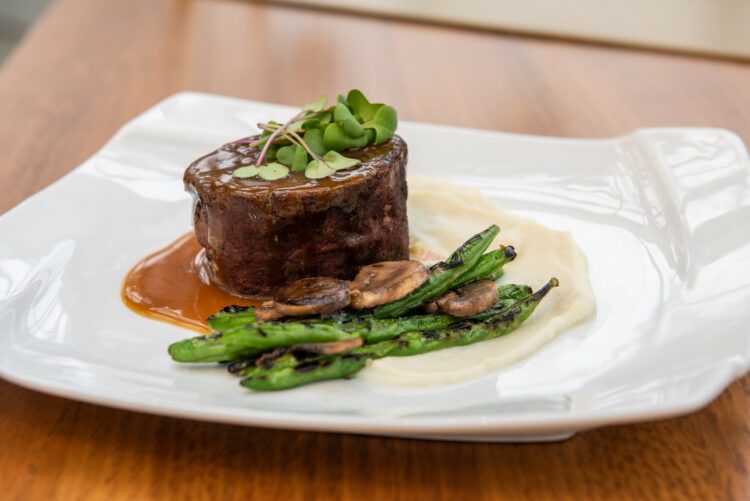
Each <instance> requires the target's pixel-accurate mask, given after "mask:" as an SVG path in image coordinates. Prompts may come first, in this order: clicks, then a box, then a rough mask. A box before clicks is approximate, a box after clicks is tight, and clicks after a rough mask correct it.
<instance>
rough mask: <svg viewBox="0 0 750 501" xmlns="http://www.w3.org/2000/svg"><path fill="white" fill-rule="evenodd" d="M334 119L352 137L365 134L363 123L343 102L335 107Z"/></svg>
mask: <svg viewBox="0 0 750 501" xmlns="http://www.w3.org/2000/svg"><path fill="white" fill-rule="evenodd" d="M333 121H334V122H336V123H337V124H339V125H340V126H341V128H342V129H344V132H346V135H347V136H349V137H351V138H358V137H362V136H364V135H365V130H364V129H363V128H362V125H360V123H359V122H358V121H357V119H356V118H354V115H352V112H351V111H349V108H347V107H346V106H344V105H343V104H337V105H336V107H335V108H334V109H333Z"/></svg>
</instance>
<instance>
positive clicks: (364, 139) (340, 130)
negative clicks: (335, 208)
mask: <svg viewBox="0 0 750 501" xmlns="http://www.w3.org/2000/svg"><path fill="white" fill-rule="evenodd" d="M326 104H327V99H326V97H325V96H324V97H322V98H320V99H319V100H317V101H314V102H312V103H307V104H305V105H304V106H303V107H302V109H301V110H300V111H299V113H297V114H296V115H294V116H293V117H292V118H290V119H289V120H287V121H286V122H284V123H283V124H282V123H279V122H274V121H269V122H268V123H260V124H258V128H259V129H260V130H261V134H260V136H256V137H255V138H254V139H251V138H246V139H242V140H240V141H238V143H243V144H249V145H250V146H251V147H253V148H257V149H259V150H260V153H259V154H258V158H257V160H256V162H255V165H254V166H244V167H240V168H238V169H236V170H235V171H234V172H233V174H234V176H235V177H237V178H240V179H246V178H251V177H256V176H257V177H260V178H261V179H265V180H267V181H273V180H276V179H281V178H283V177H286V176H288V175H289V172H290V171H291V172H304V173H305V176H306V177H308V178H310V179H320V178H323V177H327V176H330V175H331V174H333V173H334V172H336V171H338V170H342V169H349V168H351V167H354V166H355V165H357V164H359V162H360V161H359V160H357V159H355V158H347V157H345V156H344V155H342V154H341V153H339V152H342V151H345V150H349V149H354V148H362V147H365V146H367V145H369V144H381V143H383V142H385V141H387V140H388V139H390V138H391V137H392V136H393V134H394V133H395V131H396V127H397V125H398V117H397V114H396V110H395V109H394V108H393V107H391V106H388V105H386V104H382V103H370V102H369V101H368V100H367V98H366V97H365V96H364V94H362V92H360V91H359V90H357V89H352V90H350V91H349V93H348V94H347V96H346V97H344V96H343V95H339V96H338V100H337V102H336V104H333V105H332V106H330V107H328V108H326Z"/></svg>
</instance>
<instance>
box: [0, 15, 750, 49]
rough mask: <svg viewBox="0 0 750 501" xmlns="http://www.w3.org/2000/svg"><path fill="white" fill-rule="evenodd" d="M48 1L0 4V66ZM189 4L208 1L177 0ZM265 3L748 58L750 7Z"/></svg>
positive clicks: (749, 47) (749, 46)
mask: <svg viewBox="0 0 750 501" xmlns="http://www.w3.org/2000/svg"><path fill="white" fill-rule="evenodd" d="M51 1H53V0H0V61H1V60H2V59H3V58H4V57H5V56H6V55H7V54H8V53H9V52H10V50H11V49H12V47H13V46H14V45H15V44H16V43H17V42H18V41H19V40H20V38H21V37H22V35H23V33H24V32H25V31H26V30H27V29H28V28H29V26H30V25H31V24H32V23H33V21H34V20H35V19H36V17H37V16H39V15H40V14H41V13H42V12H43V10H44V8H45V7H46V6H47V4H49V3H50V2H51ZM127 1H128V0H123V2H124V3H127ZM155 1H156V0H155ZM189 1H194V2H211V1H216V0H185V2H189ZM237 1H242V0H237ZM268 1H269V3H272V2H275V3H282V4H295V5H303V6H307V7H322V8H327V9H336V10H344V11H349V12H359V13H368V14H375V15H381V16H388V17H398V18H407V19H414V20H421V21H430V22H438V23H447V24H453V25H462V26H468V27H473V28H481V29H485V30H497V31H506V32H514V33H525V34H532V35H542V36H552V37H560V38H571V39H576V40H587V41H595V42H605V43H613V44H619V45H631V46H638V47H651V48H657V49H666V50H674V51H679V52H690V53H698V54H707V55H718V56H722V57H732V58H741V59H750V0H658V1H652V0H568V1H564V2H561V1H558V0H526V1H523V2H519V1H517V0H461V1H455V0H282V1H276V0H268Z"/></svg>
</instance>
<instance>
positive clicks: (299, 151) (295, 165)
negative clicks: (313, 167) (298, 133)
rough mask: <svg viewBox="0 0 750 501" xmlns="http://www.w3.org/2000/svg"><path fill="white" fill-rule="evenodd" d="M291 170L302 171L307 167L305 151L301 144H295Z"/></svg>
mask: <svg viewBox="0 0 750 501" xmlns="http://www.w3.org/2000/svg"><path fill="white" fill-rule="evenodd" d="M295 148H296V149H295V151H294V160H293V161H292V172H304V171H305V169H306V168H307V151H305V148H303V147H302V146H295Z"/></svg>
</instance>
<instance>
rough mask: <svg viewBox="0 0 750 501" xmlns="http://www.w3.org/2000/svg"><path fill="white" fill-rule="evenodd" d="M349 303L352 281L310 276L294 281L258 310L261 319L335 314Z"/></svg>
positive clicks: (257, 314) (258, 317)
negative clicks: (350, 282)
mask: <svg viewBox="0 0 750 501" xmlns="http://www.w3.org/2000/svg"><path fill="white" fill-rule="evenodd" d="M347 306H349V283H348V282H346V281H345V280H338V279H335V278H327V277H310V278H303V279H301V280H297V281H296V282H292V283H291V284H289V285H287V286H286V287H282V288H281V289H279V290H278V292H277V293H276V296H275V298H274V300H273V301H266V302H265V303H263V305H262V306H261V307H260V308H257V309H256V310H255V318H256V319H258V320H260V321H268V320H275V319H277V318H281V317H286V316H293V317H296V316H304V315H316V314H319V313H333V312H334V311H338V310H340V309H342V308H346V307H347Z"/></svg>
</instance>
